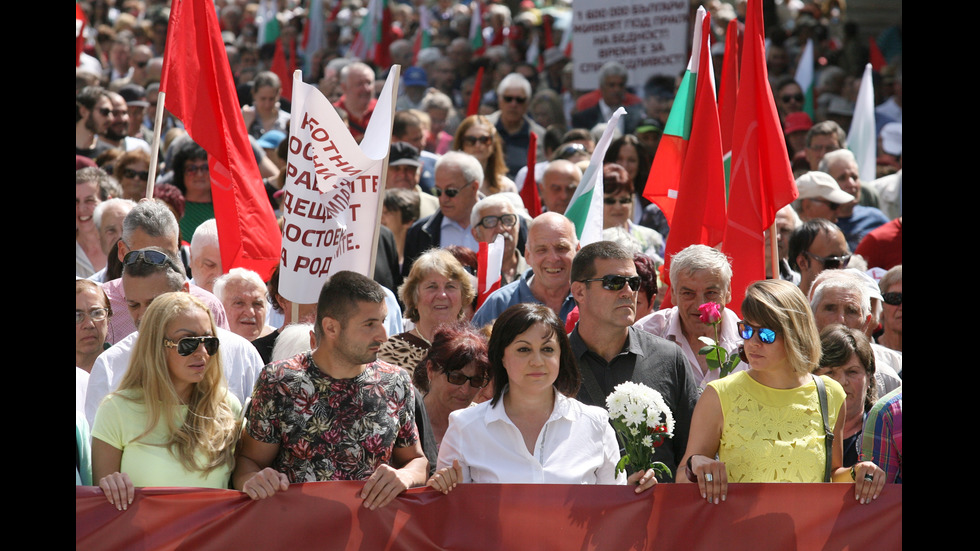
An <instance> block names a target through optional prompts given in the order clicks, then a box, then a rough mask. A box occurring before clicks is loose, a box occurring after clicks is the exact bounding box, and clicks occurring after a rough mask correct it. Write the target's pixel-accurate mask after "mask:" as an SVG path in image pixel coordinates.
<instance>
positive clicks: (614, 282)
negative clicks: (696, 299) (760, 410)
mask: <svg viewBox="0 0 980 551" xmlns="http://www.w3.org/2000/svg"><path fill="white" fill-rule="evenodd" d="M571 279H572V284H571V289H572V296H574V297H575V301H576V302H577V303H578V307H579V316H580V317H579V320H578V324H576V326H575V329H573V330H572V333H571V334H570V335H569V338H568V339H569V342H570V344H571V347H572V352H573V354H574V356H575V360H576V362H577V363H578V366H579V370H580V371H581V373H582V386H581V387H580V389H579V393H578V396H577V398H578V400H579V401H581V402H583V403H585V404H589V405H593V406H599V407H604V406H605V405H606V397H607V396H608V395H609V394H610V393H611V392H612V391H613V388H615V387H616V385H618V384H620V383H624V382H626V381H632V382H635V383H641V384H644V385H647V386H649V387H650V388H653V389H654V390H656V391H658V392H660V394H661V395H663V397H664V401H665V402H666V403H667V407H669V408H670V411H671V412H672V413H673V415H674V419H675V421H676V425H675V426H674V436H673V437H672V438H670V439H668V440H667V441H666V443H665V444H664V445H663V446H660V447H658V448H656V449H655V450H654V456H653V460H655V461H663V462H664V463H665V464H666V465H667V466H668V467H669V468H670V470H671V472H675V473H676V472H677V462H678V461H680V458H681V457H683V456H684V451H685V450H686V448H687V436H688V433H689V430H690V426H691V414H692V413H693V411H694V405H695V404H696V403H697V400H698V395H699V392H698V388H697V384H696V382H695V381H694V379H693V376H692V372H691V367H690V365H689V364H688V362H687V361H686V360H685V359H684V355H683V354H682V353H681V351H680V350H679V349H678V348H677V347H676V346H673V345H671V344H670V343H668V342H667V341H666V340H664V339H661V338H660V337H656V336H654V335H651V334H650V333H647V332H645V331H641V330H639V329H637V328H636V327H635V326H633V322H634V321H635V316H636V292H637V290H638V289H639V287H640V278H639V276H638V275H637V273H636V267H635V265H634V263H633V255H632V253H630V252H629V251H628V250H626V249H625V248H623V247H622V246H620V245H617V244H616V243H613V242H611V241H599V242H596V243H592V244H591V245H588V246H586V247H583V248H582V250H581V251H579V252H578V254H576V255H575V260H574V261H573V262H572V272H571ZM671 481H673V480H672V479H671Z"/></svg>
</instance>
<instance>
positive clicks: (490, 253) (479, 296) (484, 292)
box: [476, 235, 504, 310]
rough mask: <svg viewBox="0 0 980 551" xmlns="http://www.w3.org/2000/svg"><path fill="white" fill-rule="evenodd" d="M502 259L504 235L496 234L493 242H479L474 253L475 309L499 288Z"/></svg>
mask: <svg viewBox="0 0 980 551" xmlns="http://www.w3.org/2000/svg"><path fill="white" fill-rule="evenodd" d="M503 261H504V236H502V235H498V236H497V237H496V239H494V240H493V243H480V252H478V253H477V255H476V265H477V268H476V309H477V310H479V309H480V307H481V306H483V303H484V301H486V300H487V297H489V296H490V294H491V293H493V292H494V291H496V290H497V289H499V288H500V272H501V269H502V267H503Z"/></svg>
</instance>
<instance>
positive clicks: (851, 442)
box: [814, 324, 878, 467]
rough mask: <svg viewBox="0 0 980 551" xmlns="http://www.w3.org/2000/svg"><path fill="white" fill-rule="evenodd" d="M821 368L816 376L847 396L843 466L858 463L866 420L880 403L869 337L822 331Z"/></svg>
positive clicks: (837, 330) (841, 328) (852, 331)
mask: <svg viewBox="0 0 980 551" xmlns="http://www.w3.org/2000/svg"><path fill="white" fill-rule="evenodd" d="M820 346H821V349H822V351H821V354H820V366H819V367H818V368H817V369H816V370H815V371H814V373H816V374H817V375H827V376H828V377H830V378H832V379H834V380H835V381H837V382H838V383H840V384H841V386H842V387H844V392H845V393H846V394H847V399H846V400H845V402H844V403H845V405H846V406H847V408H846V410H847V417H846V418H845V419H844V433H843V434H841V435H840V436H842V437H843V438H844V466H845V467H850V466H851V465H854V464H855V463H857V460H858V456H859V455H860V449H861V437H862V434H863V432H864V419H865V417H866V416H867V414H868V411H869V410H870V409H871V406H873V405H875V402H876V401H877V400H878V393H877V392H876V390H875V355H874V352H873V351H872V350H871V343H870V342H869V341H868V337H866V336H865V335H864V333H862V332H861V331H858V330H857V329H848V328H847V327H845V326H843V325H836V324H835V325H828V326H827V327H824V328H823V331H821V332H820Z"/></svg>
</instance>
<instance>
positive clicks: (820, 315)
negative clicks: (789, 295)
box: [809, 270, 902, 396]
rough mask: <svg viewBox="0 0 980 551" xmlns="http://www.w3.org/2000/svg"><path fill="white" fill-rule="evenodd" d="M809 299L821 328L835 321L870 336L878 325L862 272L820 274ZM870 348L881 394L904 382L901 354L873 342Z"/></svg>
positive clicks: (849, 271) (840, 271)
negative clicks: (901, 373)
mask: <svg viewBox="0 0 980 551" xmlns="http://www.w3.org/2000/svg"><path fill="white" fill-rule="evenodd" d="M809 299H810V308H811V310H813V317H814V320H816V322H817V329H819V330H823V328H824V327H827V326H828V325H833V324H835V323H836V324H841V325H845V326H847V327H849V328H851V329H857V330H859V331H863V332H864V333H865V334H867V335H868V337H869V338H870V335H871V331H872V330H873V329H874V327H875V326H876V325H877V320H875V319H874V316H873V315H872V313H871V297H870V295H869V293H868V285H867V284H866V283H865V281H864V279H863V278H862V275H860V272H856V271H854V270H828V271H826V272H824V273H822V274H820V276H819V277H818V278H817V280H816V281H815V282H814V283H813V289H812V290H811V291H810V294H809ZM871 349H872V350H873V351H874V355H875V384H876V386H877V388H878V396H884V395H885V394H888V393H889V392H891V391H893V390H895V389H896V388H898V387H899V386H900V385H901V384H902V380H901V379H900V378H899V376H898V372H900V371H901V370H902V355H901V354H900V353H897V352H895V351H893V350H889V349H888V348H885V347H884V346H881V345H880V344H877V343H874V342H872V343H871Z"/></svg>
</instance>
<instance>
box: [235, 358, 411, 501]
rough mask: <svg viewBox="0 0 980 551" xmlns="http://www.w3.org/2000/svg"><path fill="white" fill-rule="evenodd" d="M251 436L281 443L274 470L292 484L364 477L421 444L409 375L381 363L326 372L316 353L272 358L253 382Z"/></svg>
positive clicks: (273, 465) (250, 409)
mask: <svg viewBox="0 0 980 551" xmlns="http://www.w3.org/2000/svg"><path fill="white" fill-rule="evenodd" d="M248 433H249V435H250V436H252V437H253V438H255V439H256V440H258V441H259V442H266V443H269V444H278V445H279V454H278V455H277V456H276V459H275V460H274V461H273V463H272V467H273V468H274V469H276V470H277V471H279V472H282V473H285V474H286V476H287V477H288V478H289V482H290V483H296V482H315V481H322V480H366V479H367V478H368V477H370V476H371V474H372V473H373V472H374V471H375V469H377V468H378V467H379V466H380V465H381V464H382V463H387V462H388V461H389V460H390V459H391V454H392V451H393V449H394V448H402V447H408V446H412V445H414V444H415V443H416V442H417V441H418V429H417V428H416V426H415V396H414V394H413V393H412V384H411V380H410V379H409V376H408V373H407V372H405V371H404V370H402V369H401V368H399V367H396V366H393V365H391V364H387V363H385V362H382V361H376V362H374V363H373V364H371V365H370V366H368V368H367V369H365V370H364V372H363V373H361V374H360V375H358V376H357V377H355V378H353V379H334V378H333V377H330V376H329V375H327V374H325V373H323V372H322V371H320V369H319V368H318V367H317V365H316V363H314V361H313V356H312V353H311V352H306V353H303V354H300V355H298V356H294V357H292V358H289V359H286V360H282V361H279V362H274V363H271V364H269V365H267V366H265V368H264V369H263V370H262V374H261V376H260V377H259V380H258V382H257V383H256V384H255V391H254V392H253V394H252V403H251V406H250V408H249V412H248Z"/></svg>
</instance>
